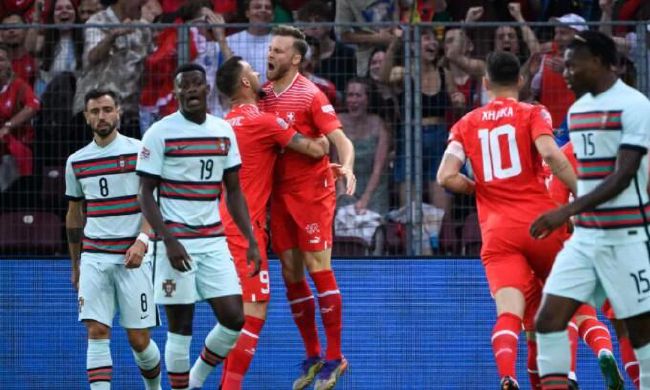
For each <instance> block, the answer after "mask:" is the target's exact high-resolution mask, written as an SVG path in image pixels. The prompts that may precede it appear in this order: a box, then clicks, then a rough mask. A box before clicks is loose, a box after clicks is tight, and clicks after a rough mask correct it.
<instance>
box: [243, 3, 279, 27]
mask: <svg viewBox="0 0 650 390" xmlns="http://www.w3.org/2000/svg"><path fill="white" fill-rule="evenodd" d="M246 17H247V18H248V21H249V22H250V23H271V22H272V21H273V4H271V0H252V1H251V2H250V4H249V5H248V10H246Z"/></svg>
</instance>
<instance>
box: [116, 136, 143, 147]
mask: <svg viewBox="0 0 650 390" xmlns="http://www.w3.org/2000/svg"><path fill="white" fill-rule="evenodd" d="M121 141H122V143H123V146H124V147H125V148H130V149H133V150H136V151H137V150H140V148H141V147H142V141H140V140H139V139H137V138H131V137H127V136H125V135H122V136H121Z"/></svg>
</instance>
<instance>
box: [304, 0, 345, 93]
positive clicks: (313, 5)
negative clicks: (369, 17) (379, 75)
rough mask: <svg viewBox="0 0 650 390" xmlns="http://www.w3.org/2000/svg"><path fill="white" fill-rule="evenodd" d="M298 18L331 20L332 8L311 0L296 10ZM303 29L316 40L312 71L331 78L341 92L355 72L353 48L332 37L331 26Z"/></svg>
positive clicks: (321, 2) (320, 20)
mask: <svg viewBox="0 0 650 390" xmlns="http://www.w3.org/2000/svg"><path fill="white" fill-rule="evenodd" d="M298 20H299V21H301V22H309V23H324V22H332V21H333V18H332V9H331V8H330V6H328V5H327V4H326V3H324V2H323V1H321V0H311V1H309V2H307V3H305V4H304V5H303V6H302V7H301V8H300V9H299V10H298ZM303 31H304V33H305V35H306V36H308V37H312V38H314V39H317V40H318V45H319V48H320V56H319V58H316V59H315V61H316V63H315V65H316V66H315V68H314V73H316V74H317V75H318V76H321V77H324V78H326V79H328V80H331V81H332V82H333V83H334V85H335V86H336V90H337V91H340V92H342V91H343V90H344V89H345V86H346V84H347V82H348V80H349V79H350V78H351V77H353V76H354V74H355V73H356V64H355V61H354V57H355V53H354V49H352V48H350V47H347V46H345V45H344V44H342V43H340V42H337V41H335V40H334V39H332V38H333V34H332V28H331V27H327V26H320V27H305V28H304V29H303Z"/></svg>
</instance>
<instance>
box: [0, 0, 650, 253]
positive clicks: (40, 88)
mask: <svg viewBox="0 0 650 390" xmlns="http://www.w3.org/2000/svg"><path fill="white" fill-rule="evenodd" d="M648 19H650V3H649V2H647V1H642V0H600V1H596V0H576V1H560V0H518V1H508V0H494V1H476V0H454V1H445V0H336V1H325V0H247V1H236V0H5V1H3V2H1V3H0V22H1V24H2V25H1V26H0V206H1V208H2V210H1V211H2V212H8V211H15V210H30V209H39V208H40V209H45V210H47V211H54V212H55V213H59V214H60V215H62V212H63V210H64V203H63V202H64V200H63V198H62V192H61V194H60V195H61V196H58V197H57V196H48V197H47V201H45V200H44V199H45V195H44V194H50V195H51V194H53V193H54V194H56V191H53V190H52V189H51V188H46V187H48V186H53V185H55V184H53V183H56V182H59V181H60V180H62V170H61V169H62V168H61V167H62V166H63V165H64V162H65V159H66V157H67V156H68V155H69V154H70V153H72V152H73V151H74V150H76V149H78V148H80V147H82V146H83V145H85V144H86V143H88V142H89V141H90V140H91V134H90V131H89V130H88V129H87V128H86V126H85V123H84V118H83V115H82V112H81V111H82V107H83V104H82V103H83V102H82V100H83V96H84V94H85V93H86V92H87V91H88V90H90V89H92V88H98V87H101V88H110V89H113V90H115V91H117V92H118V94H119V97H120V100H121V107H122V116H121V118H122V123H121V128H120V131H121V132H122V133H123V134H126V135H128V136H131V137H136V138H140V137H141V136H142V134H143V133H144V132H145V131H146V130H147V128H148V127H149V126H150V125H151V124H152V123H153V122H154V121H156V120H157V119H159V118H161V117H163V116H165V115H167V114H169V113H172V112H174V111H175V110H176V102H175V100H174V99H173V95H172V89H173V85H172V80H171V74H172V73H173V70H174V68H175V67H176V66H177V64H178V62H179V55H180V56H183V55H186V57H183V58H186V60H188V61H192V62H195V63H198V64H201V65H202V66H203V67H204V68H205V69H206V71H207V74H208V82H209V83H210V85H211V86H212V87H213V88H212V91H211V94H210V97H209V106H210V111H211V112H212V113H213V114H215V115H220V116H221V115H223V114H224V113H225V112H227V110H228V102H227V101H226V100H225V99H223V97H222V96H221V95H220V94H219V93H218V91H217V89H216V88H214V78H215V73H216V70H217V68H218V67H219V65H220V64H221V63H222V62H223V61H225V60H226V59H227V58H229V57H230V56H232V55H239V56H242V57H243V58H244V59H245V60H246V61H248V62H249V63H250V64H251V65H252V66H253V68H254V69H255V70H257V71H258V72H259V73H260V75H261V79H262V80H263V81H264V80H265V68H266V52H267V49H268V46H269V42H270V39H271V25H270V23H292V22H295V23H298V24H297V25H298V26H303V27H304V29H303V30H304V33H305V34H306V36H307V39H308V43H309V46H310V50H309V53H308V55H307V58H306V59H305V61H304V63H303V68H302V71H303V73H304V74H305V75H306V76H307V77H309V78H310V79H311V80H312V81H313V82H314V83H315V84H316V85H318V86H319V87H320V88H321V89H322V90H323V91H324V92H325V93H326V95H327V96H328V97H329V99H330V100H331V101H332V102H333V104H334V105H335V106H336V108H337V111H338V112H339V113H340V117H341V121H342V122H343V124H344V127H345V131H346V133H347V134H348V136H349V137H350V139H351V140H352V141H353V142H354V144H355V148H356V153H357V163H356V166H355V174H356V176H357V178H358V180H359V183H358V187H357V193H356V194H355V195H354V196H353V197H346V196H343V195H342V196H341V197H340V199H339V206H340V207H347V206H350V207H353V208H354V211H355V212H356V213H357V214H358V215H363V214H366V213H371V214H372V213H374V214H372V215H375V214H376V215H379V216H380V217H381V218H384V217H385V216H386V215H387V213H388V214H389V215H390V214H391V213H389V211H390V210H396V209H400V208H401V207H403V206H405V204H406V203H407V199H408V197H407V194H408V193H409V192H411V193H415V192H414V191H415V190H416V189H415V188H407V185H406V183H407V180H406V179H407V176H406V172H407V167H408V165H409V164H411V169H412V170H411V172H414V171H413V169H414V166H413V159H407V158H406V149H407V148H408V146H411V150H415V147H416V146H418V145H416V144H411V145H407V144H406V142H405V139H406V131H407V128H406V126H405V118H406V117H407V113H406V107H413V104H407V101H409V102H412V101H413V99H414V95H413V93H412V91H413V90H414V88H405V86H407V85H408V84H409V83H410V84H411V86H415V81H416V77H418V78H419V80H417V81H419V83H418V84H419V86H420V88H419V93H420V94H421V96H420V98H421V112H420V113H415V112H411V113H409V114H410V116H411V118H415V117H416V114H420V117H421V121H420V123H419V124H420V127H418V129H421V133H420V136H419V139H420V141H421V148H422V184H423V187H422V188H423V190H422V199H415V202H416V203H418V204H419V203H420V202H423V203H426V204H429V205H431V206H433V207H434V208H435V209H438V210H442V211H443V212H444V218H443V221H442V225H443V228H442V230H441V232H440V233H441V236H440V237H439V238H438V237H436V238H435V239H434V238H433V237H432V239H431V240H429V239H427V240H426V241H427V245H428V248H427V249H429V250H431V251H432V252H429V253H438V254H461V253H462V252H463V248H462V247H461V243H462V240H461V239H462V237H461V236H462V235H463V231H464V230H466V227H464V225H466V223H465V221H467V220H471V219H472V218H475V215H474V214H473V209H472V208H473V203H474V201H473V199H471V198H470V197H459V196H455V197H452V196H451V195H450V194H448V193H446V192H445V191H444V190H443V189H442V188H440V187H439V186H438V185H437V183H436V182H435V175H436V170H437V167H438V165H439V162H440V160H441V157H442V153H443V151H444V148H445V144H446V140H447V135H448V130H449V128H450V127H451V125H452V124H453V123H454V122H455V121H456V120H458V119H459V118H460V117H461V116H462V115H463V114H464V113H466V112H468V111H469V110H471V109H473V108H475V107H477V106H479V105H481V104H484V103H485V102H486V101H487V96H486V93H485V91H484V88H483V86H482V83H481V77H482V75H483V73H484V70H485V62H484V60H483V58H485V55H486V54H487V53H488V52H489V51H491V50H505V51H511V52H513V53H515V54H516V55H517V56H518V57H519V59H520V60H521V62H522V64H524V69H525V71H524V74H523V76H524V78H525V81H526V85H525V87H524V88H523V89H522V96H521V98H522V99H523V100H526V101H531V102H540V103H542V104H545V105H546V106H547V107H548V108H549V111H550V113H551V116H552V119H553V123H554V126H555V127H556V129H557V135H558V142H560V143H561V142H564V141H566V138H567V135H566V125H565V114H566V111H567V109H568V107H569V106H570V105H571V103H572V102H573V101H574V100H575V96H574V95H573V93H572V92H571V91H570V90H569V89H568V88H567V86H566V83H565V82H564V79H563V78H562V70H563V60H562V52H563V50H564V48H565V47H566V45H567V44H568V43H569V42H570V40H571V39H572V37H573V35H574V34H575V33H576V31H581V30H584V29H587V28H599V29H600V30H601V31H603V32H606V33H608V34H610V35H612V36H613V37H614V38H615V41H616V43H617V45H618V47H619V51H620V54H621V55H620V58H621V61H620V68H619V72H620V74H621V77H622V78H623V79H624V80H625V81H626V82H628V83H630V84H633V85H634V84H635V83H636V79H637V77H636V67H637V65H638V62H639V61H640V60H643V61H648V60H649V59H650V52H644V53H640V49H641V47H642V46H644V45H639V42H640V41H641V40H643V39H645V40H646V42H647V44H646V45H645V47H648V46H650V25H648V28H647V29H643V30H639V29H637V28H635V27H634V26H631V27H630V26H614V27H612V26H611V25H609V24H606V22H609V21H612V20H614V21H647V20H648ZM530 21H535V22H552V23H554V24H552V25H549V26H546V27H536V26H535V27H530V26H527V25H525V24H523V23H526V22H530ZM598 21H602V22H605V24H600V25H598V26H591V27H589V26H588V25H586V24H585V22H598ZM323 22H335V23H336V27H335V28H332V27H331V26H327V25H322V24H315V25H305V24H308V23H323ZM430 22H434V23H433V24H430ZM436 22H441V23H444V22H464V23H461V24H456V25H451V27H450V26H446V25H444V24H439V23H436ZM477 22H519V23H522V24H520V25H518V26H511V25H501V26H498V27H496V28H495V27H477V25H476V24H475V23H477ZM161 23H165V24H167V27H161V26H158V24H161ZM170 23H176V24H179V25H180V24H185V25H187V26H189V28H188V29H187V30H180V29H177V28H174V27H168V26H169V24H170ZM236 23H240V25H239V26H242V25H241V23H247V26H248V27H247V28H235V27H234V26H230V25H228V24H236ZM350 23H365V25H364V26H363V27H358V26H352V25H350ZM398 23H407V24H416V23H427V25H426V26H429V27H424V28H422V29H421V30H420V36H419V42H418V44H419V51H417V52H418V54H419V58H418V59H416V60H417V61H418V63H417V65H418V66H417V67H416V66H415V65H416V64H414V63H413V62H415V61H411V62H412V63H411V69H407V68H406V67H405V62H406V61H405V55H411V56H413V53H414V45H413V44H412V43H411V44H409V45H410V46H409V48H408V49H409V51H405V50H404V46H405V43H404V42H405V41H406V40H407V39H413V36H410V37H409V36H405V34H404V30H403V29H401V28H399V26H398ZM83 24H86V25H85V26H84V25H83ZM224 24H226V26H225V27H224ZM182 31H186V32H187V34H186V35H182V34H181V33H182ZM639 31H644V32H645V36H644V37H639V36H637V34H638V33H639ZM181 47H185V48H186V49H187V50H186V53H185V54H183V53H181V52H180V50H179V48H181ZM412 58H415V57H412ZM416 68H417V69H419V73H416V71H415V70H416ZM644 69H647V67H646V68H644ZM648 84H650V83H646V84H645V85H646V86H647V85H648ZM409 90H410V91H411V95H410V96H407V92H408V91H409ZM643 92H645V93H648V91H647V90H646V91H643ZM334 158H335V156H334ZM470 173H471V172H470ZM393 214H395V213H393ZM398 214H399V213H398ZM364 218H367V215H366V217H364ZM425 218H426V216H425ZM361 219H363V218H361ZM470 222H471V221H470ZM398 230H399V229H398ZM434 230H437V229H434ZM393 233H395V232H392V233H388V234H393ZM397 233H400V232H397ZM401 233H403V232H401ZM425 253H426V252H425Z"/></svg>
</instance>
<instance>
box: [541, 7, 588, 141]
mask: <svg viewBox="0 0 650 390" xmlns="http://www.w3.org/2000/svg"><path fill="white" fill-rule="evenodd" d="M551 22H556V23H559V25H557V26H555V35H554V38H553V41H552V42H547V43H545V44H544V45H542V49H541V53H542V54H541V55H537V56H533V58H532V59H531V65H530V73H531V74H532V75H533V76H532V78H531V90H532V92H533V95H534V96H536V97H537V100H538V101H539V102H540V103H542V104H543V105H544V106H546V108H548V111H549V112H550V114H551V118H552V119H553V127H555V129H559V128H561V127H562V125H563V123H564V121H565V117H566V113H567V111H568V109H569V107H570V106H571V104H573V102H574V101H575V95H574V93H573V92H572V91H571V89H569V87H568V86H567V84H566V81H565V80H564V77H563V76H562V72H563V71H564V58H563V54H564V50H565V49H566V47H567V46H568V45H569V43H570V42H571V40H573V37H574V36H575V34H576V32H578V31H584V30H587V29H588V27H587V26H586V25H585V24H584V23H585V20H584V19H583V18H582V17H581V16H579V15H576V14H567V15H564V16H562V17H560V18H552V19H551Z"/></svg>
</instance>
